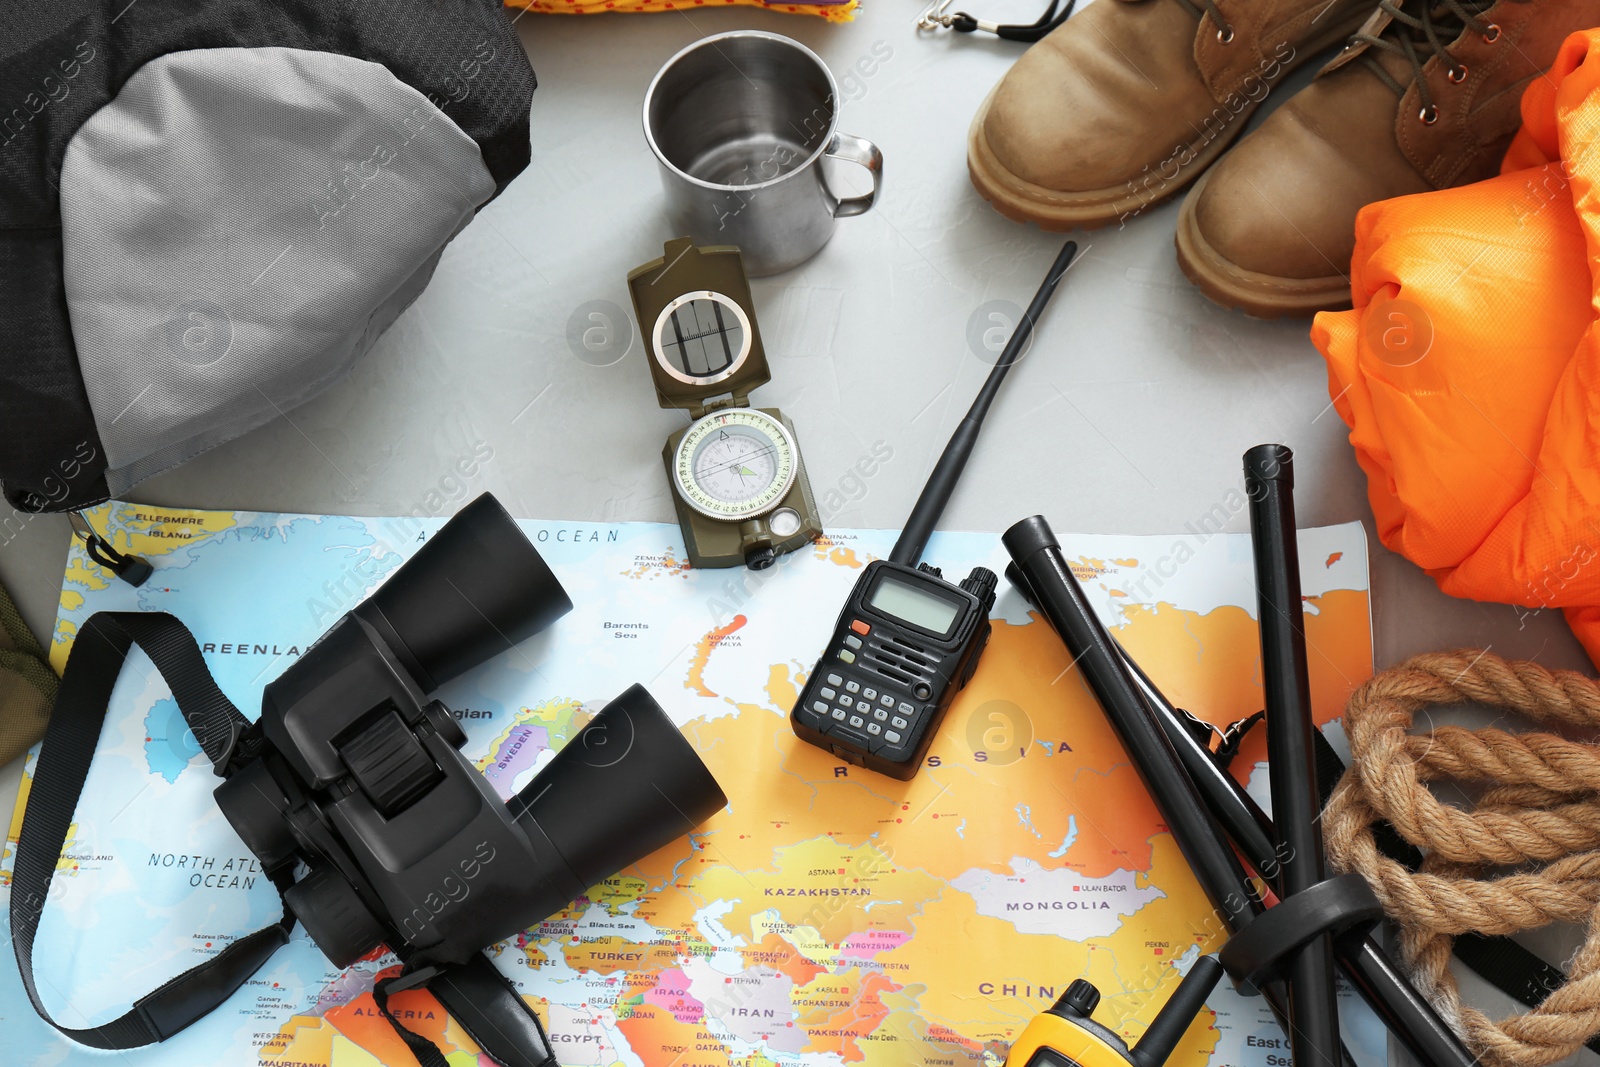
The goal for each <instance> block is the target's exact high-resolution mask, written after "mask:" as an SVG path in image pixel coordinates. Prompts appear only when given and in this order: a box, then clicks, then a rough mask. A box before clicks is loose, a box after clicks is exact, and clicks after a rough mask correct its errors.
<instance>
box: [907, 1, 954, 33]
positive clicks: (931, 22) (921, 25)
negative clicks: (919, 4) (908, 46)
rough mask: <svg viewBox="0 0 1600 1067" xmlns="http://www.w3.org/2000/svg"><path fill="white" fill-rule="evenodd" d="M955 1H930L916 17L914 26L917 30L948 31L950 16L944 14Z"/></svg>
mask: <svg viewBox="0 0 1600 1067" xmlns="http://www.w3.org/2000/svg"><path fill="white" fill-rule="evenodd" d="M953 3H955V0H932V2H931V3H929V4H928V6H927V7H925V8H923V9H922V14H920V15H918V16H917V19H916V25H917V29H919V30H937V29H949V28H950V20H951V16H950V15H947V14H945V12H946V11H947V10H949V8H950V5H951V4H953Z"/></svg>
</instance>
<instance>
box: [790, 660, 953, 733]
mask: <svg viewBox="0 0 1600 1067" xmlns="http://www.w3.org/2000/svg"><path fill="white" fill-rule="evenodd" d="M825 680H826V682H827V683H828V684H827V685H826V686H819V687H818V688H817V690H816V694H817V695H818V696H819V697H821V698H822V699H820V700H814V701H812V702H811V703H810V704H808V705H807V707H808V708H810V709H811V710H812V711H814V712H816V717H817V721H818V726H817V728H818V729H819V730H821V731H822V732H823V733H825V734H830V735H836V736H838V737H839V738H840V739H841V740H851V741H853V742H854V743H856V744H860V745H862V747H865V748H869V749H870V750H872V751H882V750H885V749H890V748H894V747H896V746H899V745H901V744H902V743H904V742H905V741H906V739H907V737H908V735H909V734H910V733H911V731H912V730H913V729H914V727H915V724H916V723H917V722H918V721H919V720H918V716H919V715H925V714H931V713H932V710H933V707H932V705H931V704H913V703H912V702H911V701H909V700H902V699H900V698H901V697H902V696H909V695H910V694H909V693H906V692H903V691H902V692H894V691H885V690H884V689H882V688H881V687H882V685H883V684H884V683H883V679H881V678H879V677H878V676H877V675H876V674H872V675H871V676H870V677H869V676H863V677H861V678H857V677H851V676H849V675H846V674H838V673H835V674H829V675H827V676H826V677H825ZM866 680H870V682H871V683H872V684H870V685H869V684H864V681H866Z"/></svg>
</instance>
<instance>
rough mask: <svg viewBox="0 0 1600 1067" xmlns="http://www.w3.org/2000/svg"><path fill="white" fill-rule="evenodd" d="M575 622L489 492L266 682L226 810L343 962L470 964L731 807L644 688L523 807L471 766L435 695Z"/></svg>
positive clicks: (294, 906)
mask: <svg viewBox="0 0 1600 1067" xmlns="http://www.w3.org/2000/svg"><path fill="white" fill-rule="evenodd" d="M570 610H572V601H571V600H570V599H569V598H568V597H567V594H566V592H565V590H563V589H562V588H561V584H560V582H558V581H557V580H556V577H555V575H554V574H552V573H551V571H550V569H549V567H548V566H546V564H545V562H544V560H543V559H542V558H541V557H540V555H539V553H538V551H537V550H536V549H535V548H534V546H533V545H532V544H531V543H530V542H529V541H528V539H527V538H526V537H524V536H523V534H522V531H521V530H520V529H518V528H517V525H516V523H515V522H514V521H513V520H512V519H511V517H510V516H509V515H508V514H506V512H505V510H504V509H503V508H502V507H501V506H500V504H499V503H498V502H497V501H496V500H495V499H494V498H493V497H492V496H490V495H489V494H487V493H486V494H484V495H483V496H480V497H479V498H478V499H477V500H475V501H473V502H472V503H471V504H469V505H468V506H467V507H466V508H464V509H463V510H462V511H461V512H460V513H459V514H457V515H456V516H455V517H454V518H452V519H451V520H450V521H449V522H448V523H446V524H445V525H444V527H443V528H442V529H440V531H439V532H438V533H437V534H435V535H434V536H433V538H432V539H431V540H429V541H428V542H427V543H426V544H425V545H424V546H423V547H422V548H421V549H420V550H419V551H418V552H417V554H416V555H415V556H414V557H413V558H412V559H410V560H409V561H407V562H406V563H405V564H404V565H403V566H402V567H401V568H400V569H399V570H398V571H396V572H395V573H394V574H393V575H391V576H390V577H389V579H388V580H387V581H386V582H385V583H384V584H383V585H382V586H381V587H380V588H379V589H378V590H377V591H376V592H374V593H373V594H372V595H371V596H370V597H369V598H368V599H367V600H366V601H364V602H363V603H362V604H360V605H359V606H358V607H356V608H355V609H354V610H352V611H351V612H349V613H347V614H346V615H344V616H342V617H341V618H340V619H339V620H338V621H337V622H335V623H334V624H333V626H331V627H330V628H329V629H328V631H327V632H326V633H324V634H323V636H322V637H321V638H319V639H318V640H317V642H316V643H315V644H314V645H312V646H311V647H310V648H309V649H307V651H306V653H305V654H304V655H303V656H302V657H301V658H300V660H299V661H297V662H296V663H295V664H294V665H293V666H291V667H290V668H289V669H288V670H286V671H285V672H284V673H283V674H282V675H281V676H280V677H278V678H277V679H275V680H274V681H273V682H272V683H270V684H269V685H268V686H267V687H266V690H265V692H264V694H263V697H262V711H261V718H260V720H259V722H258V723H257V724H256V726H255V727H253V728H252V729H253V731H255V732H256V734H257V736H256V737H255V738H253V739H251V740H252V741H253V742H254V743H253V746H252V747H250V748H247V749H246V751H250V752H252V756H251V757H250V758H248V759H246V761H245V762H243V763H242V764H241V765H240V766H239V767H238V768H237V769H236V771H235V772H234V773H233V774H232V775H231V776H229V777H228V778H227V779H226V780H225V781H224V782H223V784H222V785H221V786H219V787H218V788H217V790H216V798H217V803H218V804H219V805H220V806H221V808H222V811H223V813H224V814H225V815H226V816H227V818H228V821H229V822H230V823H231V824H232V825H233V827H234V829H235V830H236V831H237V832H238V833H239V835H240V837H241V838H243V839H244V841H245V843H246V844H247V845H248V846H249V847H250V849H251V850H252V851H253V852H254V853H255V854H256V856H257V857H258V858H259V859H260V860H261V861H262V864H263V867H264V868H265V869H266V870H267V872H268V873H269V874H273V875H275V876H276V877H278V878H283V877H284V876H285V875H286V873H287V872H292V871H295V870H298V869H299V865H300V864H304V866H305V871H304V874H303V875H302V876H301V877H299V878H298V880H296V881H295V882H294V883H293V884H292V885H291V886H289V888H288V889H287V890H286V892H285V894H284V899H285V901H286V902H287V904H288V906H289V908H290V909H291V910H292V911H293V912H294V914H295V916H296V918H298V919H299V920H300V922H301V924H302V925H303V926H304V927H305V929H306V931H307V932H308V933H309V934H310V935H311V937H312V939H313V940H314V941H315V942H316V943H317V946H318V948H320V949H321V950H322V951H323V953H324V954H325V955H327V957H328V959H329V960H330V961H331V962H332V963H333V964H334V965H335V966H339V967H345V966H348V965H349V964H351V963H353V962H354V961H355V960H357V959H359V958H360V957H361V956H363V955H365V954H367V953H369V952H371V951H372V950H374V949H376V948H377V947H379V946H380V945H388V946H389V947H390V948H392V949H395V950H396V951H401V950H403V951H401V954H402V955H403V956H404V957H405V958H407V959H408V960H410V961H412V962H416V963H438V964H454V963H464V962H466V961H467V960H469V959H471V958H472V957H473V956H474V955H475V954H477V953H478V952H480V951H481V950H482V949H484V948H485V947H487V946H488V945H491V944H493V943H495V942H497V941H500V940H503V939H505V938H507V937H510V936H512V935H514V934H516V933H517V932H518V931H520V930H524V929H526V928H528V927H530V926H533V925H535V924H537V923H539V922H541V921H542V920H544V919H545V918H548V917H549V916H550V915H552V914H554V913H555V912H557V911H560V910H561V909H562V908H563V907H565V906H566V905H567V904H568V903H569V902H570V901H572V900H573V899H574V898H575V897H577V896H579V895H580V894H582V893H583V891H584V890H585V889H587V888H588V887H589V886H591V885H593V884H595V883H596V882H598V881H600V880H602V879H604V878H606V877H608V876H610V875H612V874H614V873H616V872H617V871H618V870H620V869H622V868H623V867H626V866H628V865H629V864H632V863H634V862H637V861H638V860H639V859H642V858H643V857H644V856H646V855H648V854H649V853H650V852H653V851H654V850H656V849H657V848H660V847H662V846H663V845H666V844H667V843H669V842H670V841H672V840H673V839H675V838H677V837H680V836H682V835H683V834H685V833H687V832H689V831H690V830H692V829H693V828H694V827H695V826H697V825H698V824H699V823H700V822H702V821H704V820H705V819H706V818H708V817H710V816H711V815H712V814H713V813H715V812H716V811H717V810H718V809H720V808H722V807H723V806H724V805H725V804H726V803H727V798H726V797H725V796H724V795H723V793H722V790H721V788H720V787H719V786H718V785H717V782H716V780H715V779H714V778H713V777H712V776H711V772H710V771H709V770H707V769H706V767H705V765H704V764H703V763H702V762H701V761H700V758H699V757H698V756H697V755H696V754H695V752H694V750H693V749H692V748H691V747H690V746H689V744H688V743H687V742H686V741H685V740H684V739H683V736H682V735H681V734H680V733H679V732H678V730H677V728H676V727H675V726H673V724H672V721H671V720H670V719H669V718H668V717H667V715H666V713H665V712H664V711H662V709H661V707H660V705H658V704H657V703H656V702H655V701H654V700H653V699H652V698H651V696H650V694H649V693H648V692H647V691H646V690H645V689H644V688H643V687H642V686H638V685H634V686H632V687H630V688H629V689H627V690H626V691H624V692H623V693H622V695H621V696H619V697H617V698H616V699H615V700H613V701H612V702H611V703H609V704H607V705H606V706H605V708H604V709H602V710H601V711H600V713H599V714H598V715H596V716H595V717H594V719H593V720H591V721H590V722H589V723H588V725H586V726H585V727H584V728H583V730H582V731H581V732H580V733H579V734H578V735H577V736H576V737H575V738H573V739H572V740H571V741H570V742H569V743H568V744H567V745H566V747H564V748H563V749H562V750H561V751H560V752H558V753H557V754H556V755H555V757H554V758H553V759H552V760H551V761H550V762H549V763H548V765H546V767H545V768H544V769H543V770H542V771H541V772H540V773H539V774H538V775H537V776H536V777H535V778H534V779H533V780H532V781H531V782H529V783H528V784H527V786H526V787H525V788H523V789H522V790H521V791H520V792H518V793H517V794H516V795H515V796H514V797H512V798H511V799H510V801H509V802H505V803H503V802H502V801H501V800H500V798H499V796H498V795H497V794H496V793H495V791H494V789H493V787H492V786H491V785H490V784H489V782H488V781H487V780H486V779H485V778H484V777H483V776H482V775H481V774H479V773H478V771H477V770H476V769H475V768H474V767H473V765H472V764H471V763H470V762H468V760H467V759H466V758H465V757H464V756H462V755H461V753H460V751H459V749H460V747H461V746H462V745H463V744H465V742H466V737H465V735H464V734H463V733H462V732H461V729H460V727H459V725H458V724H457V723H456V720H455V718H454V716H453V715H452V714H451V713H450V711H449V709H447V708H446V707H445V706H444V705H443V704H442V703H440V702H439V701H437V700H433V699H430V694H432V693H433V691H434V690H436V689H437V688H439V687H440V686H441V685H443V684H444V683H446V682H448V681H450V680H451V679H453V678H456V677H458V676H460V675H462V674H464V673H465V672H467V671H469V670H471V669H473V668H474V667H477V666H479V665H480V664H482V663H484V662H485V661H487V660H489V659H490V658H492V657H494V656H495V655H498V654H500V653H502V652H504V651H506V650H507V649H509V648H511V647H512V646H514V645H516V644H517V643H518V642H520V641H522V640H524V639H525V638H528V637H530V636H532V635H533V634H535V633H538V632H539V631H540V630H543V629H545V628H546V627H548V626H549V625H550V624H551V623H553V622H555V620H557V619H559V618H560V617H561V616H562V615H565V614H566V613H567V612H568V611H570ZM663 801H664V803H663ZM469 899H470V900H471V904H470V905H469V904H467V903H466V902H467V901H468V900H469Z"/></svg>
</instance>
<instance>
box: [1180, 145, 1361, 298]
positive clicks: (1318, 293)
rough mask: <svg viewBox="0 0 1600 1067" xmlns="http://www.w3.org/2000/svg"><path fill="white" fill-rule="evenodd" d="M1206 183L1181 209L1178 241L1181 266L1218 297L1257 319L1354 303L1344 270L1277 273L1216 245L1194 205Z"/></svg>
mask: <svg viewBox="0 0 1600 1067" xmlns="http://www.w3.org/2000/svg"><path fill="white" fill-rule="evenodd" d="M1207 177H1209V175H1207ZM1204 189H1205V181H1204V179H1202V180H1201V181H1200V183H1199V184H1197V185H1196V186H1195V187H1194V189H1193V190H1192V191H1191V192H1190V194H1189V196H1188V197H1187V198H1186V199H1185V200H1184V202H1183V207H1182V208H1180V209H1179V210H1178V227H1177V232H1176V234H1175V235H1174V238H1173V243H1174V244H1175V245H1176V247H1177V252H1178V266H1179V267H1180V268H1181V269H1182V270H1183V273H1184V274H1185V275H1187V276H1188V278H1189V280H1190V281H1191V282H1193V283H1194V284H1195V285H1196V286H1197V287H1198V288H1199V290H1200V291H1201V292H1202V293H1204V294H1205V295H1206V296H1207V297H1208V298H1209V299H1210V300H1211V301H1212V302H1213V303H1217V304H1221V305H1222V306H1223V307H1227V308H1233V309H1235V310H1237V311H1242V312H1244V313H1245V314H1246V315H1250V316H1252V317H1253V318H1258V319H1282V318H1310V317H1311V316H1313V315H1315V314H1316V313H1317V312H1319V311H1342V310H1345V309H1346V308H1349V307H1350V279H1348V278H1346V277H1344V276H1342V275H1338V274H1330V275H1326V276H1324V277H1321V278H1278V277H1275V276H1273V275H1271V274H1262V273H1260V272H1259V271H1253V270H1246V269H1245V268H1244V267H1241V266H1239V265H1238V264H1237V263H1234V262H1232V261H1231V260H1229V259H1227V258H1226V257H1224V256H1223V255H1222V254H1221V253H1219V252H1218V251H1217V250H1216V249H1215V248H1212V247H1211V245H1210V244H1209V243H1208V242H1207V241H1206V239H1205V238H1204V237H1203V236H1201V234H1200V225H1199V223H1198V222H1197V221H1196V215H1197V214H1198V212H1197V211H1196V208H1195V205H1196V204H1198V203H1199V200H1200V194H1201V192H1203V191H1204Z"/></svg>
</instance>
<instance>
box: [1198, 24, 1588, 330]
mask: <svg viewBox="0 0 1600 1067" xmlns="http://www.w3.org/2000/svg"><path fill="white" fill-rule="evenodd" d="M1594 25H1600V0H1431V2H1429V0H1403V2H1402V0H1382V3H1380V4H1379V6H1378V9H1377V10H1376V11H1374V12H1373V14H1372V18H1371V19H1369V20H1368V22H1367V24H1366V25H1364V26H1363V27H1362V28H1361V31H1360V32H1359V33H1357V34H1356V35H1355V36H1354V37H1353V38H1351V41H1350V46H1349V47H1348V48H1346V49H1345V51H1344V52H1342V53H1340V54H1339V55H1338V56H1337V57H1336V58H1335V59H1334V60H1333V61H1332V62H1330V63H1329V64H1328V65H1327V66H1326V67H1325V68H1323V70H1322V71H1321V72H1320V73H1319V74H1318V75H1317V78H1316V80H1315V81H1313V82H1312V83H1311V84H1310V85H1308V86H1307V87H1306V88H1304V89H1302V90H1301V91H1300V92H1298V93H1296V94H1295V95H1294V96H1293V97H1291V98H1290V99H1289V100H1288V101H1286V102H1285V103H1284V105H1283V106H1282V107H1280V108H1279V109H1278V110H1277V111H1275V112H1273V113H1272V114H1271V115H1269V116H1267V119H1266V121H1265V122H1263V123H1262V124H1261V126H1260V128H1259V129H1257V130H1255V131H1254V132H1253V133H1251V134H1250V136H1249V137H1246V138H1245V139H1244V140H1243V141H1241V142H1240V143H1239V145H1238V146H1237V147H1236V148H1234V150H1233V151H1232V152H1230V153H1228V156H1227V158H1226V159H1224V160H1223V161H1222V162H1221V163H1219V164H1218V165H1217V166H1216V167H1215V168H1213V169H1212V171H1211V172H1210V173H1209V174H1207V175H1206V177H1205V179H1204V180H1203V181H1202V182H1201V183H1200V184H1199V185H1197V186H1195V188H1194V189H1193V190H1192V191H1191V192H1190V193H1189V195H1188V197H1187V198H1186V199H1185V200H1184V202H1183V209H1182V210H1181V211H1180V212H1179V214H1178V233H1177V246H1178V263H1179V265H1180V266H1182V267H1183V271H1184V273H1185V274H1187V275H1188V276H1189V278H1190V280H1192V281H1193V282H1194V283H1195V284H1196V285H1198V286H1199V287H1200V288H1201V290H1202V291H1204V292H1205V294H1206V295H1207V296H1209V297H1210V298H1211V299H1212V300H1215V301H1216V302H1217V303H1219V304H1224V305H1227V306H1229V307H1237V308H1242V309H1243V310H1245V311H1246V312H1248V313H1250V314H1252V315H1257V316H1262V317H1267V318H1276V317H1278V316H1282V315H1311V314H1314V313H1315V312H1317V311H1321V310H1323V309H1331V308H1347V307H1349V306H1350V279H1349V276H1348V275H1349V271H1350V256H1351V253H1352V252H1353V251H1354V249H1355V218H1356V213H1357V212H1358V211H1360V210H1361V208H1362V207H1363V206H1365V205H1366V204H1370V203H1372V202H1374V201H1377V200H1387V199H1389V198H1391V197H1396V196H1402V195H1404V194H1407V193H1418V192H1423V191H1425V190H1428V189H1440V188H1444V187H1446V186H1452V185H1465V184H1466V183H1468V182H1474V181H1478V180H1480V179H1482V178H1487V177H1489V176H1491V175H1493V174H1495V173H1497V172H1498V171H1499V168H1500V159H1501V157H1502V156H1503V155H1504V154H1505V149H1506V145H1507V144H1508V143H1509V142H1510V140H1511V136H1512V134H1514V133H1515V132H1516V130H1517V127H1518V126H1519V125H1520V124H1521V114H1520V110H1519V105H1520V102H1521V99H1522V90H1523V88H1524V87H1525V86H1526V85H1527V84H1528V82H1529V81H1530V80H1532V79H1533V78H1535V77H1537V76H1538V75H1539V74H1541V73H1542V72H1543V71H1544V70H1545V69H1546V68H1548V67H1549V65H1550V64H1551V63H1552V62H1553V61H1554V60H1555V57H1556V52H1557V50H1558V49H1559V47H1560V45H1561V42H1562V40H1563V39H1565V38H1566V36H1567V35H1568V34H1569V33H1571V32H1573V31H1574V30H1580V29H1586V28H1588V27H1590V26H1594Z"/></svg>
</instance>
